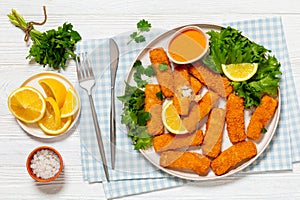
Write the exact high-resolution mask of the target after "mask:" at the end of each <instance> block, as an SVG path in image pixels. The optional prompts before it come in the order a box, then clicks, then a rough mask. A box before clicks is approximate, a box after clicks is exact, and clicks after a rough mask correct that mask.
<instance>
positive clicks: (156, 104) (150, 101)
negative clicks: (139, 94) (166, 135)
mask: <svg viewBox="0 0 300 200" xmlns="http://www.w3.org/2000/svg"><path fill="white" fill-rule="evenodd" d="M159 92H161V89H160V86H159V85H156V84H147V85H146V87H145V111H146V112H149V113H150V114H151V119H150V120H149V121H148V122H147V130H148V133H149V135H159V134H162V133H163V130H164V126H163V123H162V116H161V112H162V100H161V99H159V98H158V97H157V95H156V94H157V93H159Z"/></svg>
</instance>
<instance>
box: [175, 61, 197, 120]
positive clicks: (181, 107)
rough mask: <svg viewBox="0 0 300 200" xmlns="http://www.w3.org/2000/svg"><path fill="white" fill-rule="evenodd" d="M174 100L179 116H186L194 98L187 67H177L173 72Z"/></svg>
mask: <svg viewBox="0 0 300 200" xmlns="http://www.w3.org/2000/svg"><path fill="white" fill-rule="evenodd" d="M173 77H174V98H173V104H174V106H175V108H176V110H177V112H178V114H179V115H188V113H189V108H190V104H191V101H192V99H193V97H194V93H193V90H192V86H191V84H190V78H189V73H188V69H187V66H185V65H183V66H177V67H176V68H175V69H174V71H173Z"/></svg>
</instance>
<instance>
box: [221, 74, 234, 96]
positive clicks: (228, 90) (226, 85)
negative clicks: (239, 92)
mask: <svg viewBox="0 0 300 200" xmlns="http://www.w3.org/2000/svg"><path fill="white" fill-rule="evenodd" d="M222 81H223V85H224V88H225V93H226V97H228V96H229V95H230V94H231V93H232V92H233V87H232V85H231V84H230V81H229V79H228V78H226V77H222Z"/></svg>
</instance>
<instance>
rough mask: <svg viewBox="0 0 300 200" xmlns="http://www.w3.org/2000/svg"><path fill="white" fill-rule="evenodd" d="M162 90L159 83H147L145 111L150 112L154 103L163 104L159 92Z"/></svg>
mask: <svg viewBox="0 0 300 200" xmlns="http://www.w3.org/2000/svg"><path fill="white" fill-rule="evenodd" d="M159 92H161V88H160V86H159V85H158V84H147V85H146V86H145V111H146V112H149V110H150V108H151V106H152V105H154V104H159V105H162V100H161V99H160V98H158V96H157V94H158V93H159Z"/></svg>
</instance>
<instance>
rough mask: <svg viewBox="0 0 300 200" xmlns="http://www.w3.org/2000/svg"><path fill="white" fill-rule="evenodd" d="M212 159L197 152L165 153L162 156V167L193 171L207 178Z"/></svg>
mask: <svg viewBox="0 0 300 200" xmlns="http://www.w3.org/2000/svg"><path fill="white" fill-rule="evenodd" d="M210 163H211V161H210V159H209V158H207V157H206V156H203V155H201V154H198V153H195V152H180V151H165V152H163V153H162V154H161V156H160V165H161V166H163V167H168V168H175V169H183V170H192V171H194V172H195V173H197V174H199V175H201V176H205V175H207V173H208V171H209V166H210Z"/></svg>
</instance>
